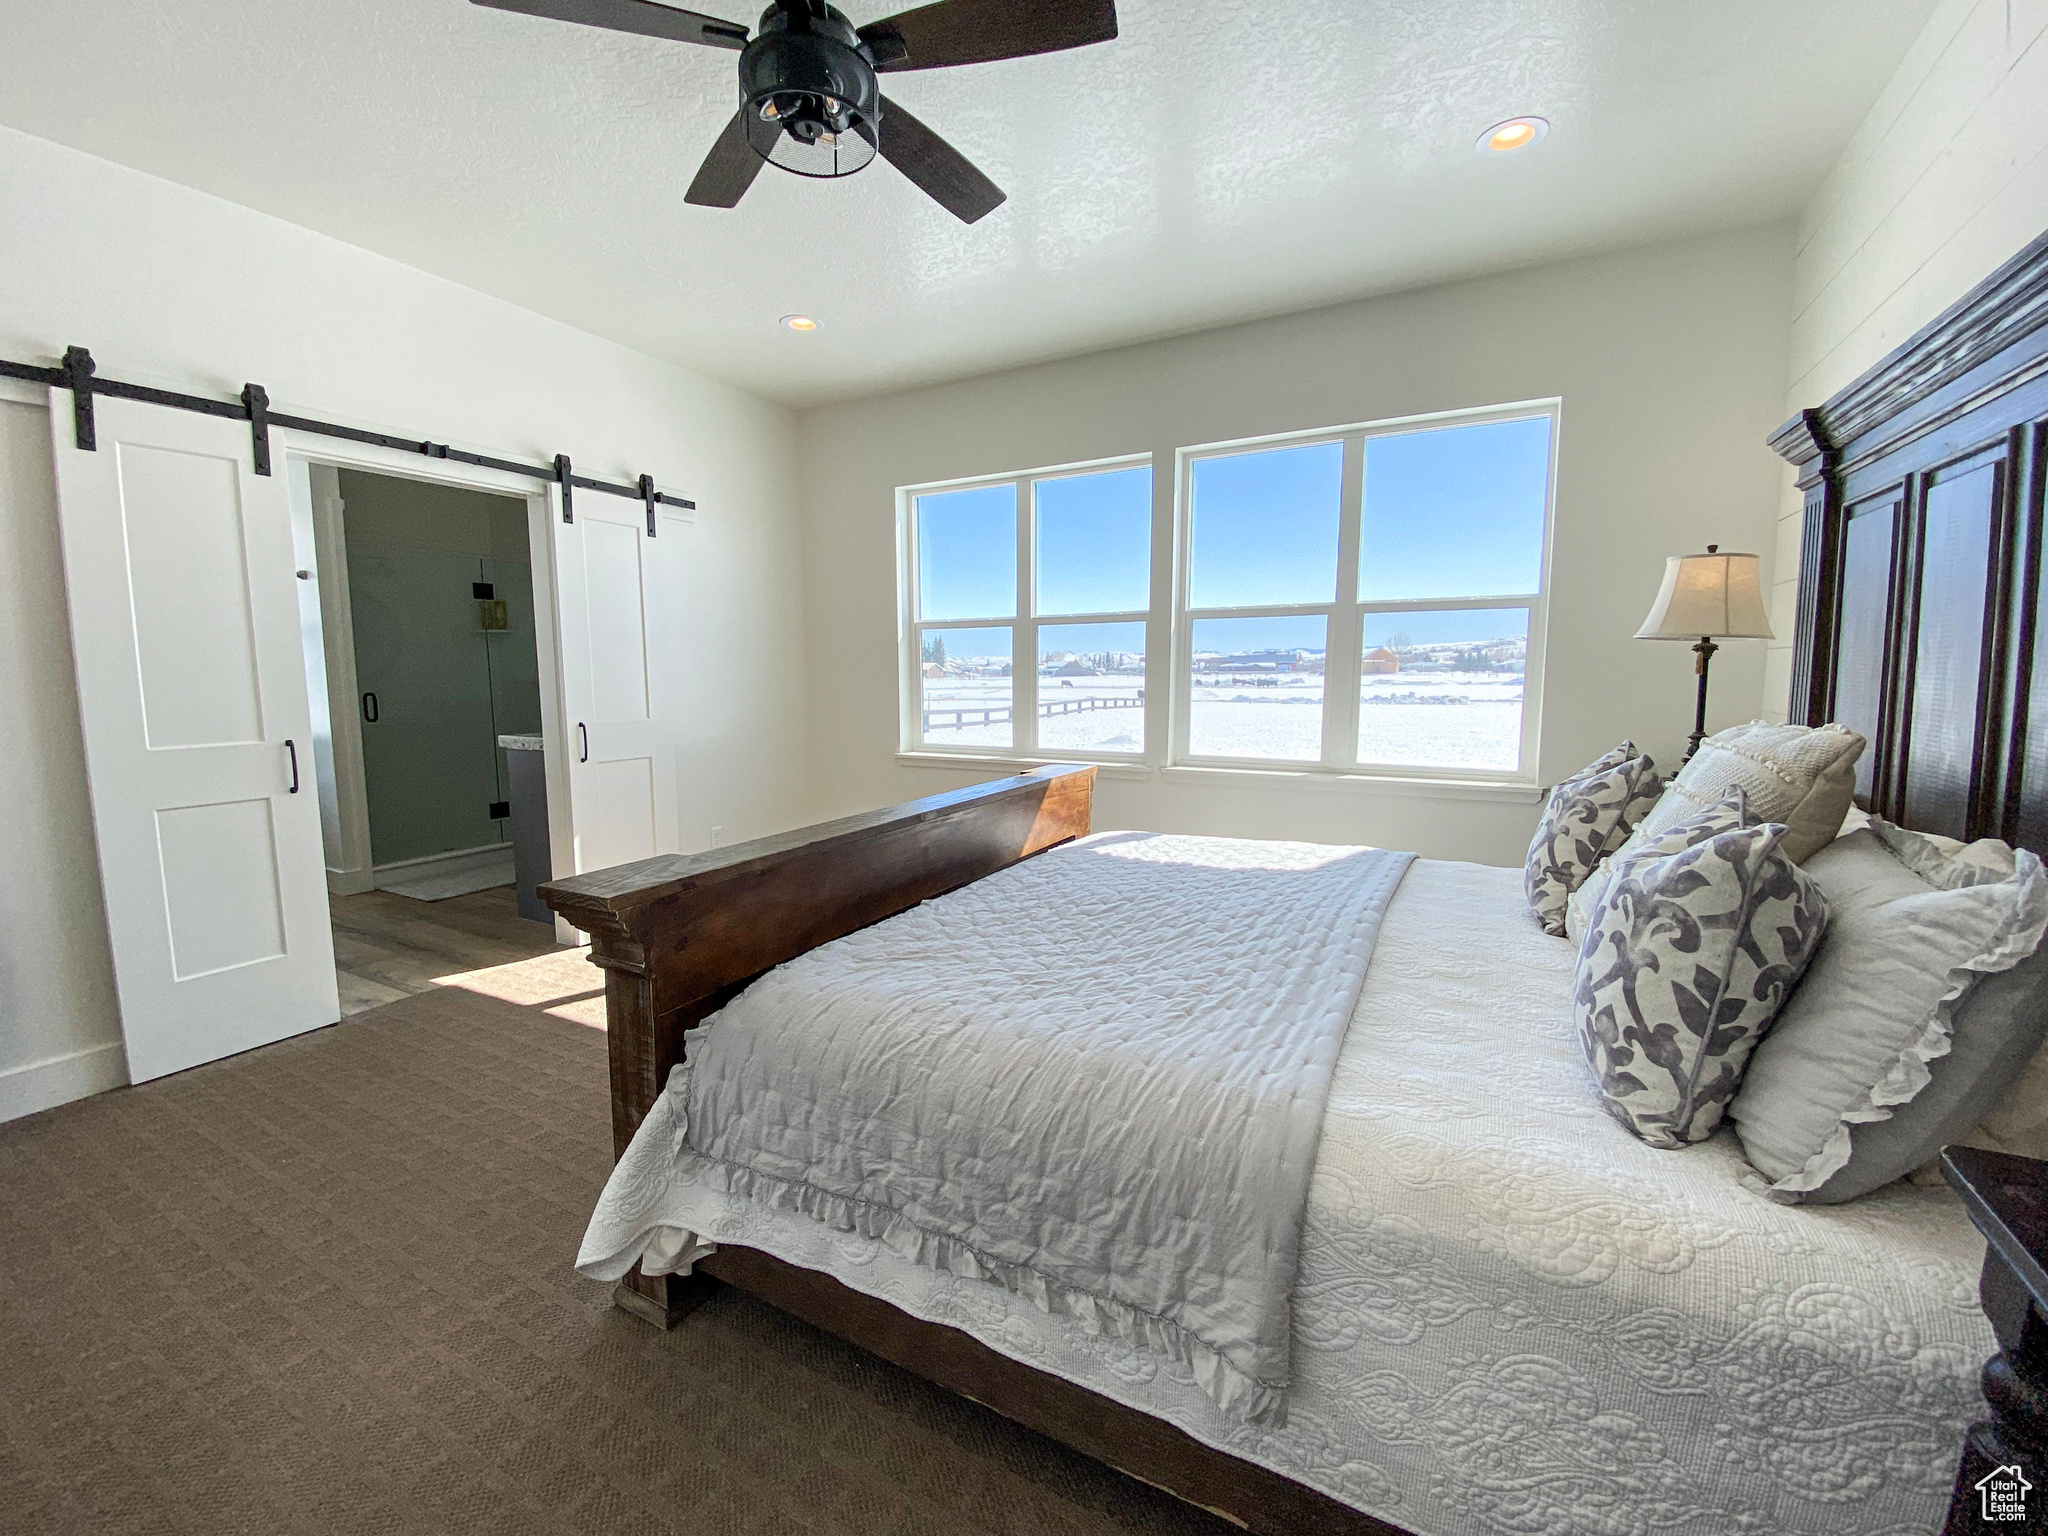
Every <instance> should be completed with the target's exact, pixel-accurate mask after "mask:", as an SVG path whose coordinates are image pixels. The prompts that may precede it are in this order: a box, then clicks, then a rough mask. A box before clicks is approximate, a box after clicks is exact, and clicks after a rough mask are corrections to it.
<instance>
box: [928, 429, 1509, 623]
mask: <svg viewBox="0 0 2048 1536" xmlns="http://www.w3.org/2000/svg"><path fill="white" fill-rule="evenodd" d="M1549 453H1550V422H1549V420H1548V418H1545V417H1532V418H1527V419H1524V420H1519V421H1499V422H1481V423H1476V424H1473V425H1470V426H1462V427H1444V428H1438V429H1436V430H1433V431H1416V432H1404V433H1399V434H1395V435H1392V436H1386V437H1376V438H1370V439H1368V440H1367V442H1366V456H1365V505H1364V516H1363V523H1362V526H1361V530H1360V534H1361V541H1360V550H1359V588H1358V595H1359V598H1360V599H1361V600H1362V601H1367V602H1379V601H1387V602H1393V601H1407V600H1413V601H1415V602H1417V603H1418V604H1419V605H1422V606H1424V607H1426V606H1427V603H1428V600H1429V599H1432V598H1443V597H1489V596H1494V595H1496V594H1499V595H1506V594H1510V593H1516V594H1519V593H1527V592H1533V591H1534V590H1535V589H1536V585H1537V582H1538V580H1539V572H1540V569H1541V564H1542V545H1543V502H1544V496H1545V494H1546V491H1547V477H1548V469H1549ZM1342 468H1343V448H1342V445H1341V444H1338V443H1311V444H1306V445H1302V446H1294V447H1285V448H1271V449H1262V450H1259V451H1257V452H1252V453H1239V454H1227V455H1221V456H1218V457H1216V458H1210V459H1202V460H1198V461H1197V462H1196V464H1195V466H1194V473H1193V482H1194V483H1193V502H1194V505H1193V533H1192V551H1191V566H1190V589H1191V598H1192V601H1193V605H1194V606H1195V607H1197V608H1222V607H1241V606H1252V605H1271V604H1279V603H1320V602H1328V601H1330V599H1331V597H1332V595H1333V593H1334V590H1335V588H1336V585H1337V520H1338V512H1339V505H1340V499H1341V492H1342V485H1341V481H1342ZM1016 515H1017V498H1016V493H1015V491H1014V490H1013V489H1012V488H1011V487H1010V486H1008V485H997V486H978V487H973V488H970V489H967V490H961V491H942V492H938V493H935V494H933V495H927V496H920V497H919V498H918V554H919V562H920V564H919V571H920V576H919V591H920V597H921V603H920V608H921V613H920V616H921V617H923V618H927V619H956V618H957V619H967V618H990V619H994V618H1009V617H1012V616H1014V614H1015V611H1016V582H1017V524H1016ZM1034 515H1035V516H1036V517H1037V519H1038V550H1039V562H1038V563H1039V569H1038V593H1039V612H1040V614H1041V615H1043V616H1051V615H1054V614H1057V613H1104V612H1117V611H1126V610H1136V609H1143V608H1144V607H1145V606H1146V601H1147V590H1148V580H1149V578H1148V574H1147V572H1148V565H1149V550H1150V542H1151V516H1152V472H1151V470H1150V469H1149V468H1147V467H1143V466H1140V467H1138V468H1133V469H1122V470H1108V471H1103V472H1100V473H1096V474H1087V475H1071V476H1066V477H1062V478H1060V479H1057V480H1046V481H1041V482H1039V484H1038V487H1037V496H1036V505H1035V508H1034ZM1366 618H1367V636H1366V638H1367V642H1368V643H1369V644H1370V643H1376V642H1377V641H1378V640H1379V639H1383V638H1384V637H1385V636H1386V635H1387V634H1391V633H1395V632H1405V633H1406V634H1408V635H1409V636H1410V637H1411V638H1413V639H1415V640H1417V641H1425V642H1426V641H1436V640H1463V639H1474V640H1477V639H1491V638H1494V637H1496V636H1500V635H1505V634H1512V633H1518V632H1519V631H1520V630H1521V628H1522V626H1523V623H1524V619H1523V615H1522V614H1520V613H1519V612H1501V611H1497V610H1492V609H1481V610H1475V611H1470V612H1439V613H1428V612H1417V613H1401V614H1385V615H1381V614H1368V615H1367V616H1366ZM1322 628H1323V625H1322V621H1321V620H1320V619H1300V618H1283V619H1231V620H1209V621H1204V622H1202V623H1200V624H1199V625H1198V627H1197V631H1196V635H1195V645H1196V648H1197V649H1198V650H1209V649H1231V650H1237V649H1246V650H1250V649H1262V648H1265V647H1269V646H1281V647H1300V648H1302V649H1307V650H1320V649H1321V648H1322V645H1323V639H1322ZM1092 629H1093V630H1094V631H1095V632H1093V633H1087V632H1083V631H1080V630H1075V631H1071V632H1066V633H1063V634H1061V635H1059V636H1057V637H1056V638H1049V640H1048V642H1047V644H1046V645H1045V647H1044V648H1046V649H1066V650H1107V649H1138V648H1139V647H1138V646H1136V645H1127V644H1123V643H1121V640H1122V637H1123V636H1124V635H1125V634H1128V633H1130V632H1129V631H1126V630H1121V629H1119V630H1116V631H1114V632H1113V635H1114V638H1112V632H1110V631H1108V630H1106V628H1104V627H1102V626H1093V627H1092ZM960 638H961V639H963V640H964V639H965V638H966V637H964V636H963V637H960ZM986 638H987V639H988V640H989V641H993V639H994V637H993V636H989V637H986ZM975 639H976V642H977V644H979V643H981V642H982V641H983V639H984V637H983V636H981V635H977V636H976V637H975ZM948 649H949V650H954V651H955V654H974V653H970V652H964V651H960V650H959V649H957V647H956V646H955V645H954V643H953V642H952V641H950V640H949V642H948ZM978 653H980V654H991V655H992V654H996V652H995V651H994V650H988V651H984V652H978ZM1004 653H1005V654H1007V646H1005V647H1004Z"/></svg>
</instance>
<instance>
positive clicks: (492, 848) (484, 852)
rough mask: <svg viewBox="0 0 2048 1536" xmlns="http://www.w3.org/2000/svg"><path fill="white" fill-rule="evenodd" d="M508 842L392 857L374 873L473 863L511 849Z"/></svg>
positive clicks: (417, 871)
mask: <svg viewBox="0 0 2048 1536" xmlns="http://www.w3.org/2000/svg"><path fill="white" fill-rule="evenodd" d="M511 847H512V845H511V844H510V843H479V844H477V846H476V847H474V848H451V849H449V850H448V852H446V853H429V854H426V855H423V856H422V857H420V858H417V859H393V860H392V861H391V862H390V863H389V864H379V865H378V866H377V867H376V870H375V873H377V874H379V875H410V874H420V873H424V872H425V871H427V870H430V869H433V868H434V867H435V866H436V865H443V864H445V865H448V866H451V867H455V866H460V865H464V864H470V863H475V862H477V861H479V860H482V859H488V858H492V857H494V856H497V855H499V854H503V853H507V852H509V851H510V850H511Z"/></svg>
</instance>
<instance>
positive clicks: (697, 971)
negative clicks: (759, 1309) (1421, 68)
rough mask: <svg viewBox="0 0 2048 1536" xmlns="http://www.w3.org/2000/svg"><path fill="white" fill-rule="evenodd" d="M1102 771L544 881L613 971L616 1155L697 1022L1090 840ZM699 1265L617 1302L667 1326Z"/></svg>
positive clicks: (700, 1290) (630, 1279) (960, 793)
mask: <svg viewBox="0 0 2048 1536" xmlns="http://www.w3.org/2000/svg"><path fill="white" fill-rule="evenodd" d="M1094 785H1095V770H1094V769H1093V768H1090V767H1081V766H1074V765H1071V764H1068V765H1055V766H1051V767H1045V768H1035V769H1032V770H1031V771H1030V772H1028V773H1020V774H1017V775H1014V776H1013V777H1010V778H1004V779H998V780H995V781H994V782H992V783H988V784H977V785H975V786H973V787H972V788H969V789H962V790H955V791H953V792H952V793H950V794H944V795H933V796H931V797H929V798H928V799H924V800H913V801H911V802H909V803H908V804H906V805H897V806H891V807H889V808H888V809H887V810H882V811H875V812H871V813H869V814H867V815H863V816H849V817H846V818H845V819H843V820H840V821H834V822H827V823H825V824H824V825H822V826H816V827H805V828H802V829H801V830H798V831H795V832H787V833H783V834H781V835H780V836H776V837H764V838H758V839H756V840H755V841H753V842H749V843H739V844H736V845H734V846H733V847H731V848H721V849H716V850H714V851H712V852H710V853H699V854H668V855H664V856H662V857H660V858H653V859H643V860H641V861H640V862H639V863H637V864H625V865H621V866H620V867H618V868H616V869H604V870H597V871H595V872H593V873H591V874H587V875H577V876H574V877H572V878H570V879H566V880H556V881H551V882H549V883H548V884H546V885H543V886H542V887H541V888H540V895H541V899H542V900H543V901H545V902H546V903H547V904H548V905H549V906H550V907H552V908H553V909H554V910H555V911H556V912H558V913H560V914H561V915H562V916H563V917H564V918H566V919H567V920H568V921H569V922H570V923H572V924H573V925H574V926H576V927H577V928H580V929H582V930H583V931H584V932H585V933H587V934H589V935H590V958H591V960H592V961H593V962H594V963H596V964H597V965H599V966H602V967H603V968H604V973H605V988H604V994H605V1020H606V1029H607V1031H608V1035H609V1040H610V1053H611V1089H612V1156H613V1157H614V1158H617V1157H620V1156H622V1155H623V1154H624V1152H625V1150H626V1146H627V1144H628V1143H629V1142H631V1141H632V1139H633V1133H634V1132H635V1131H637V1130H639V1129H640V1122H641V1120H642V1119H643V1118H644V1117H645V1116H646V1114H647V1112H648V1110H650V1109H652V1108H653V1107H654V1101H655V1099H656V1098H657V1097H658V1096H659V1095H660V1093H661V1090H662V1087H663V1085H664V1084H665V1083H666V1082H667V1081H668V1074H669V1069H670V1068H672V1067H673V1066H675V1064H676V1063H677V1062H678V1061H680V1060H682V1057H683V1037H684V1035H685V1033H686V1032H687V1031H688V1030H690V1029H692V1028H694V1027H695V1026H697V1025H698V1024H701V1023H702V1022H703V1021H704V1020H705V1019H706V1018H708V1017H709V1016H710V1015H711V1014H713V1013H715V1012H716V1011H717V1010H718V1009H719V1008H721V1007H723V1006H724V1005H725V1003H726V1002H727V1000H728V999H730V998H731V997H732V996H734V994H736V993H737V992H738V991H739V990H740V988H742V987H744V986H745V985H746V984H747V983H748V982H750V981H752V980H753V979H754V978H755V977H756V976H758V975H760V974H761V973H762V972H763V971H766V970H769V969H771V968H772V967H774V966H777V965H780V964H782V963H783V962H784V961H786V960H793V959H795V958H796V957H797V956H798V955H801V954H803V953H805V952H806V951H808V950H812V949H816V948H817V947H818V946H819V945H820V944H825V943H829V942H830V941H831V940H833V939H836V938H841V937H844V936H845V935H846V934H849V933H852V932H853V931H854V930H855V929H858V928H865V927H867V926H868V925H869V924H870V923H877V922H880V921H881V920H882V919H883V918H885V917H891V916H893V915H895V914H896V913H898V912H902V911H904V910H906V909H907V908H910V907H914V906H916V905H917V904H918V903H919V902H921V901H926V900H929V899H930V898H931V897H933V896H938V895H942V894H944V893H945V892H947V891H950V890H953V889H955V888H957V887H959V886H962V885H965V884H967V883H968V882H969V881H970V880H978V879H980V878H981V877H982V876H983V875H990V874H994V873H995V872H996V871H997V870H999V869H1003V868H1005V867H1007V866H1008V865H1011V864H1015V863H1016V862H1018V861H1019V860H1020V859H1025V858H1029V857H1030V856H1031V855H1032V854H1034V853H1040V852H1043V851H1044V850H1045V849H1047V848H1050V847H1053V846H1054V845H1055V844H1058V843H1064V842H1067V841H1069V840H1071V839H1073V838H1076V837H1081V836H1084V835H1085V834H1086V833H1087V831H1088V828H1089V819H1090V815H1091V811H1092V805H1093V795H1094ZM709 1289H710V1287H709V1284H708V1282H707V1281H706V1279H705V1278H704V1277H702V1276H699V1275H687V1276H686V1275H655V1276H649V1275H643V1274H641V1273H640V1270H639V1267H638V1266H637V1265H636V1266H634V1268H633V1271H632V1273H630V1274H629V1275H627V1277H626V1278H625V1279H624V1280H622V1281H620V1282H619V1286H618V1289H617V1291H616V1292H615V1293H614V1299H615V1300H616V1301H617V1302H618V1304H619V1305H620V1306H621V1307H623V1308H624V1309H625V1310H626V1311H628V1312H631V1313H632V1314H633V1315H634V1316H636V1317H640V1318H644V1319H646V1320H647V1321H648V1322H651V1323H654V1324H656V1325H657V1326H659V1327H663V1328H668V1327H673V1326H674V1325H675V1324H676V1323H677V1322H678V1321H680V1320H681V1319H682V1318H683V1317H684V1316H686V1315H688V1314H689V1313H690V1312H691V1311H693V1310H694V1309H695V1308H696V1307H698V1306H700V1305H701V1304H702V1303H703V1301H704V1299H705V1297H706V1295H707V1294H708V1292H709Z"/></svg>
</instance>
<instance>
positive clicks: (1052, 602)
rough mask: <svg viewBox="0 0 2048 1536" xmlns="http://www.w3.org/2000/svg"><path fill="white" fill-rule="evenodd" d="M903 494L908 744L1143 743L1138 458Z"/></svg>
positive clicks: (1148, 523) (1146, 594)
mask: <svg viewBox="0 0 2048 1536" xmlns="http://www.w3.org/2000/svg"><path fill="white" fill-rule="evenodd" d="M907 503H908V513H909V527H910V533H911V537H910V538H909V539H907V540H906V541H905V542H906V547H907V548H908V549H909V550H910V551H911V552H912V558H911V560H910V561H909V572H908V575H909V578H910V579H909V581H908V583H907V586H908V594H909V598H910V601H909V603H908V604H907V606H908V608H909V611H910V613H911V615H912V619H911V623H910V625H909V633H910V636H911V638H912V640H913V641H914V649H913V648H906V650H907V652H908V654H907V656H906V660H908V659H909V657H910V656H912V655H914V657H915V660H914V662H912V663H911V665H912V669H913V671H914V674H915V675H914V686H913V687H912V688H910V689H907V690H906V693H907V695H908V696H909V697H911V698H914V699H915V710H914V713H913V715H912V718H911V720H910V722H909V726H910V728H909V730H907V731H906V733H905V734H906V736H907V738H908V741H909V744H910V745H912V746H913V747H917V748H922V749H924V750H927V751H930V750H939V751H947V752H965V753H1009V754H1014V755H1023V756H1043V755H1046V754H1052V755H1057V756H1083V757H1091V758H1108V759H1116V758H1130V759H1137V758H1142V757H1143V755H1144V752H1145V652H1146V646H1145V627H1146V620H1147V617H1148V612H1149V609H1150V607H1151V601H1152V574H1151V570H1152V562H1151V548H1152V467H1151V465H1150V464H1146V463H1140V464H1122V465H1116V466H1113V467H1110V468H1106V469H1104V468H1089V469H1083V470H1075V471H1070V472H1063V471H1048V472H1043V473H1039V474H1032V475H1021V476H1018V477H1016V478H1014V479H1003V480H996V481H985V482H981V483H977V484H974V485H966V486H958V487H947V488H944V489H938V490H930V491H920V492H916V493H913V494H911V495H909V496H908V497H907ZM1020 662H1021V663H1022V664H1021V665H1020V664H1019V663H1020Z"/></svg>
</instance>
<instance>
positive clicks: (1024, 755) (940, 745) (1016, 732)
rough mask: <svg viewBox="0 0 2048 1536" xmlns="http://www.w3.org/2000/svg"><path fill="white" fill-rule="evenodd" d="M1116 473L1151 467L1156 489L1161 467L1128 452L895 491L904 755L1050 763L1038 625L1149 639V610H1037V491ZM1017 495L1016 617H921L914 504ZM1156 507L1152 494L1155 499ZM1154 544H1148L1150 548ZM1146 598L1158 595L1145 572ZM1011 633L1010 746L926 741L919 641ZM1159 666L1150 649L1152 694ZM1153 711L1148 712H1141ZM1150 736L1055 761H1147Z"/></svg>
mask: <svg viewBox="0 0 2048 1536" xmlns="http://www.w3.org/2000/svg"><path fill="white" fill-rule="evenodd" d="M1119 469H1149V470H1151V471H1152V473H1153V477H1154V485H1155V488H1156V485H1157V478H1158V466H1157V465H1156V464H1155V463H1154V462H1153V456H1152V455H1151V454H1149V453H1138V454H1126V455H1122V456H1120V457H1117V458H1113V459H1091V460H1088V461H1086V462H1084V463H1079V464H1060V465H1055V466H1053V467H1051V468H1047V469H1028V470H1018V471H1015V472H1013V473H1010V474H1003V475H975V476H972V477H971V478H968V479H964V480H935V481H932V482H930V483H929V484H925V485H908V486H903V487H901V488H900V489H898V491H897V492H896V566H897V593H898V602H897V609H898V611H897V652H898V657H899V663H900V665H899V679H898V688H899V693H900V695H901V734H900V741H901V750H902V751H903V752H904V753H906V754H911V755H916V756H921V757H933V756H943V757H959V758H989V759H992V760H994V761H997V762H1017V761H1024V762H1031V763H1040V762H1051V761H1054V760H1055V759H1053V758H1049V757H1046V756H1045V755H1043V754H1042V753H1041V752H1040V751H1039V748H1038V631H1039V627H1040V625H1041V624H1045V625H1052V626H1055V627H1056V626H1058V625H1062V624H1137V625H1140V626H1141V627H1143V628H1144V629H1145V631H1146V635H1147V638H1148V640H1149V638H1150V636H1151V635H1152V633H1153V630H1152V627H1151V623H1150V621H1151V617H1152V610H1151V607H1150V605H1149V604H1148V605H1147V606H1146V607H1144V608H1136V609H1132V610H1130V611H1128V612H1123V611H1119V612H1112V613H1071V614H1070V613H1051V614H1043V615H1041V614H1040V613H1039V612H1038V517H1037V509H1036V504H1035V497H1034V494H1033V492H1034V488H1035V487H1036V486H1038V485H1040V484H1042V483H1043V482H1045V481H1049V480H1066V479H1072V478H1074V477H1075V476H1079V475H1093V474H1101V473H1103V472H1105V471H1110V470H1119ZM1012 484H1014V486H1015V488H1016V493H1017V512H1016V518H1017V595H1016V600H1015V607H1016V615H1015V617H1011V618H999V617H982V618H974V619H920V618H919V617H918V616H917V613H918V560H917V499H918V497H920V496H930V495H934V494H939V493H944V492H947V491H967V490H974V489H977V488H979V487H982V486H991V485H1012ZM1153 500H1154V504H1155V506H1156V503H1157V497H1156V495H1155V497H1154V498H1153ZM1151 542H1153V541H1150V540H1148V547H1149V545H1150V543H1151ZM1146 590H1147V592H1148V593H1150V592H1152V591H1154V590H1156V584H1155V583H1154V582H1152V581H1151V579H1150V577H1149V574H1148V577H1147V581H1146ZM995 628H1008V629H1009V631H1010V745H1009V746H1007V747H983V746H974V745H969V744H965V743H959V742H950V741H927V740H926V739H925V738H924V678H923V667H924V640H925V636H927V635H929V634H943V633H945V632H946V631H947V630H956V629H995ZM1157 665H1158V662H1157V660H1156V658H1155V657H1154V656H1153V654H1152V651H1151V648H1150V646H1149V645H1148V646H1147V649H1146V653H1145V681H1144V685H1143V686H1144V688H1145V690H1146V693H1145V696H1146V698H1147V699H1150V698H1151V697H1152V692H1151V690H1152V686H1153V680H1154V678H1155V677H1156V676H1157V675H1158V674H1157V670H1156V669H1157ZM1152 713H1153V711H1152V710H1151V709H1150V707H1149V706H1148V707H1146V708H1145V709H1144V710H1143V711H1142V714H1143V715H1145V716H1147V717H1149V716H1151V715H1152ZM1153 734H1154V733H1153V732H1151V731H1150V730H1147V731H1146V732H1145V742H1146V748H1147V750H1146V751H1144V752H1105V751H1088V750H1082V749H1078V748H1073V749H1070V748H1065V747H1062V748H1060V749H1059V754H1058V758H1057V761H1060V762H1087V763H1109V764H1143V763H1145V762H1147V761H1149V760H1150V754H1151V749H1152V746H1153V740H1152V738H1153Z"/></svg>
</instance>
